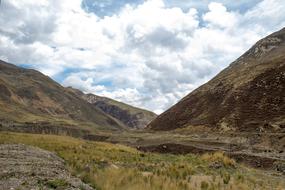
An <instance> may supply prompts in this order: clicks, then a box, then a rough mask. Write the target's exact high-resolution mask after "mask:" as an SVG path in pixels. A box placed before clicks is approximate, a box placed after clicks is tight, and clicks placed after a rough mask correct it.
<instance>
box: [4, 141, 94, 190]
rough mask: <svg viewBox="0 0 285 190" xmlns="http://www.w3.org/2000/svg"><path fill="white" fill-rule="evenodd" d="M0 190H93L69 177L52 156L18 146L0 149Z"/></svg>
mask: <svg viewBox="0 0 285 190" xmlns="http://www.w3.org/2000/svg"><path fill="white" fill-rule="evenodd" d="M0 188H1V189H3V190H4V189H5V190H6V189H7V190H9V189H10V190H12V189H14V190H16V189H19V190H31V189H34V190H40V189H41V190H47V189H66V190H93V188H91V187H90V186H89V185H87V184H85V183H83V182H82V181H81V180H80V179H78V178H75V177H72V175H71V174H70V173H69V172H68V171H67V169H66V168H65V165H64V160H62V159H61V158H59V157H58V156H56V155H55V154H54V153H51V152H48V151H45V150H42V149H39V148H35V147H31V146H27V145H21V144H2V145H0Z"/></svg>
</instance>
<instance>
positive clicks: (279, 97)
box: [148, 28, 285, 132]
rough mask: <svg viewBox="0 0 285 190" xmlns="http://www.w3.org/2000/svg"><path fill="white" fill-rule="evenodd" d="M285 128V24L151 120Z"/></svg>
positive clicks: (171, 124) (155, 125)
mask: <svg viewBox="0 0 285 190" xmlns="http://www.w3.org/2000/svg"><path fill="white" fill-rule="evenodd" d="M183 127H189V128H192V129H194V130H195V128H196V129H198V128H201V127H206V128H208V129H210V130H211V129H215V130H217V129H218V130H221V131H228V130H229V131H251V132H256V131H258V132H262V131H284V130H285V28H283V29H282V30H280V31H278V32H276V33H273V34H271V35H269V36H268V37H266V38H264V39H262V40H260V41H258V42H257V43H256V44H255V45H254V46H253V47H252V48H251V49H249V50H248V51H247V52H246V53H245V54H243V55H242V56H241V57H240V58H238V59H237V60H236V61H234V62H233V63H232V64H230V66H229V67H228V68H226V69H225V70H223V71H222V72H221V73H219V74H218V75H217V76H216V77H214V78H213V79H212V80H210V81H209V82H208V83H206V84H204V85H202V86H201V87H199V88H198V89H196V90H194V91H193V92H191V93H190V94H189V95H187V96H186V97H184V98H183V99H182V100H181V101H179V102H178V103H177V104H176V105H174V106H173V107H171V108H170V109H169V110H167V111H166V112H164V113H162V114H161V115H160V116H158V117H157V119H155V120H154V121H152V122H151V123H150V125H149V126H148V128H150V129H153V130H172V129H176V128H183Z"/></svg>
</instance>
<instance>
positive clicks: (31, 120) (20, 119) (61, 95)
mask: <svg viewBox="0 0 285 190" xmlns="http://www.w3.org/2000/svg"><path fill="white" fill-rule="evenodd" d="M79 92H80V91H79ZM80 93H81V94H83V93H82V92H80ZM110 101H111V100H110ZM124 106H125V107H126V108H128V107H129V108H132V107H131V106H128V105H126V104H124ZM141 111H142V112H146V113H149V112H147V111H144V110H141ZM109 112H110V111H109ZM122 117H123V116H122ZM120 119H124V118H115V117H113V115H109V114H108V113H107V112H105V111H102V109H101V108H97V106H94V105H93V104H90V103H89V102H88V101H86V99H83V97H82V96H81V95H79V94H78V92H75V91H72V90H70V89H69V88H65V87H62V86H61V85H59V84H58V83H56V82H55V81H53V80H52V79H50V78H49V77H47V76H45V75H43V74H42V73H40V72H38V71H36V70H32V69H24V68H20V67H17V66H15V65H12V64H9V63H6V62H3V61H0V124H1V125H2V126H6V125H7V123H8V124H9V123H14V124H19V123H20V124H23V123H24V124H26V125H29V126H30V125H32V126H35V125H36V126H37V127H39V126H41V127H42V126H43V125H52V126H59V125H60V126H72V127H73V128H74V127H75V128H78V127H79V128H80V129H88V130H93V129H95V130H96V129H105V130H125V129H127V126H128V125H126V124H124V121H125V120H124V121H120ZM149 121H150V120H148V122H149ZM142 123H143V122H138V124H137V125H136V126H140V127H141V126H142V125H143V124H142ZM37 124H38V125H37ZM144 124H145V125H146V124H147V123H144ZM1 125H0V127H1ZM9 126H10V125H9ZM14 127H15V126H14ZM45 130H46V129H45ZM56 130H58V128H57V129H56Z"/></svg>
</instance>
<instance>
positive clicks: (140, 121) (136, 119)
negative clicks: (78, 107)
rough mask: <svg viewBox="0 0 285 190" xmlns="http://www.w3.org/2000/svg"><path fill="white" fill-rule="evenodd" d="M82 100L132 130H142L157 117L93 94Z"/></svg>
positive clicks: (84, 96) (148, 112) (86, 95)
mask: <svg viewBox="0 0 285 190" xmlns="http://www.w3.org/2000/svg"><path fill="white" fill-rule="evenodd" d="M82 98H83V99H84V100H86V101H87V102H89V103H91V104H92V105H94V106H95V107H96V108H98V109H100V110H102V111H103V112H104V113H106V114H108V115H110V116H112V117H113V118H116V119H117V120H119V121H121V122H122V123H123V124H125V125H126V127H128V128H131V129H142V128H144V127H146V126H147V124H149V123H150V122H151V121H152V120H153V119H154V118H155V117H156V114H155V113H152V112H150V111H147V110H143V109H140V108H136V107H133V106H130V105H127V104H124V103H122V102H118V101H115V100H112V99H109V98H105V97H100V96H96V95H93V94H84V95H82Z"/></svg>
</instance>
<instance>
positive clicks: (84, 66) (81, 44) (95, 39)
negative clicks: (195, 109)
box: [0, 0, 285, 113]
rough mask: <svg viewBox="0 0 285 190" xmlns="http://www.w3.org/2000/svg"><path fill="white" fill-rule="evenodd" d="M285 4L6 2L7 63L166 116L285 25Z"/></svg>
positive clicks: (0, 20) (0, 37)
mask: <svg viewBox="0 0 285 190" xmlns="http://www.w3.org/2000/svg"><path fill="white" fill-rule="evenodd" d="M284 10H285V0H235V1H232V0H216V1H210V0H146V1H144V0H2V2H1V5H0V59H2V60H5V61H8V62H10V63H14V64H17V65H20V66H23V67H27V68H34V69H38V70H40V71H41V72H43V73H44V74H46V75H48V76H50V77H52V78H53V79H54V80H56V81H57V82H59V83H61V84H62V85H64V86H73V87H75V88H79V89H81V90H83V91H84V92H91V93H94V94H97V95H102V96H107V97H111V98H114V99H117V100H120V101H123V102H126V103H129V104H131V105H134V106H139V107H142V108H146V109H149V110H152V111H155V112H156V113H161V112H162V111H164V110H165V109H167V108H169V107H170V106H171V105H173V104H174V103H176V102H177V101H178V100H179V99H180V98H182V97H183V96H185V95H187V94H188V93H189V92H191V91H192V90H193V89H195V88H196V87H197V86H199V85H201V84H203V83H205V82H206V81H208V80H209V79H210V78H211V77H213V76H214V75H216V74H217V73H218V72H219V71H221V70H222V69H223V68H225V67H226V66H227V65H229V64H230V63H231V62H232V61H233V60H235V59H236V58H237V57H239V56H240V55H241V54H242V53H243V52H244V51H245V50H247V49H248V48H250V46H252V45H253V44H254V43H255V42H256V41H257V40H259V39H260V38H262V37H264V36H266V35H268V34H269V33H271V32H274V31H276V30H279V29H281V28H282V27H284V26H285V11H284Z"/></svg>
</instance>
